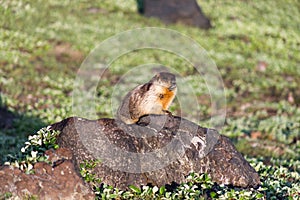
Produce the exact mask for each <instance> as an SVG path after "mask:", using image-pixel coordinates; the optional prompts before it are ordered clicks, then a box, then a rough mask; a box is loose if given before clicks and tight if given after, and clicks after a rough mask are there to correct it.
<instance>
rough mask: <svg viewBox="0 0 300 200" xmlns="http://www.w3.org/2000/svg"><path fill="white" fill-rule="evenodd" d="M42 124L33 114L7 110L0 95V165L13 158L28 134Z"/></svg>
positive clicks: (31, 133) (17, 153)
mask: <svg viewBox="0 0 300 200" xmlns="http://www.w3.org/2000/svg"><path fill="white" fill-rule="evenodd" d="M44 126H46V124H45V123H44V122H43V121H42V120H41V119H39V118H37V117H35V116H30V115H28V114H26V113H21V114H20V113H14V112H12V111H10V110H8V109H7V107H6V106H5V105H3V103H2V102H1V95H0V165H2V164H3V163H4V162H6V161H11V160H15V158H17V157H18V155H19V154H20V149H21V147H23V146H24V142H25V141H26V140H27V138H28V136H29V135H33V134H34V133H35V132H36V131H38V130H39V129H40V128H42V127H44Z"/></svg>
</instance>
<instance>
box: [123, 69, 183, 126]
mask: <svg viewBox="0 0 300 200" xmlns="http://www.w3.org/2000/svg"><path fill="white" fill-rule="evenodd" d="M176 92H177V86H176V78H175V75H174V74H171V73H169V72H160V73H158V74H156V75H155V76H154V77H153V78H152V79H151V80H150V81H149V82H148V83H145V84H143V85H139V86H137V87H136V88H134V89H133V90H131V91H130V92H129V93H128V94H127V95H126V96H125V98H124V99H123V101H122V102H121V105H120V107H119V108H118V111H117V118H118V119H120V120H121V121H123V122H124V123H126V124H133V123H136V122H137V121H138V120H139V118H140V117H141V116H143V115H147V114H170V112H169V111H168V108H169V106H170V104H171V103H172V101H173V99H174V97H175V95H176Z"/></svg>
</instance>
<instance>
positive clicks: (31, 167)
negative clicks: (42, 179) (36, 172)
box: [27, 163, 33, 171]
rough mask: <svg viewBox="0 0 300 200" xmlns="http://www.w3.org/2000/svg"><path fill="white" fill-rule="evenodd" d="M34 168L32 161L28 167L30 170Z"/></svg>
mask: <svg viewBox="0 0 300 200" xmlns="http://www.w3.org/2000/svg"><path fill="white" fill-rule="evenodd" d="M32 169H33V165H32V164H30V163H28V168H27V170H28V171H30V170H32Z"/></svg>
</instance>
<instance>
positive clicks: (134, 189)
mask: <svg viewBox="0 0 300 200" xmlns="http://www.w3.org/2000/svg"><path fill="white" fill-rule="evenodd" d="M128 187H129V188H130V189H131V190H132V191H133V192H135V193H137V194H141V193H142V191H141V189H140V188H139V187H136V186H134V185H130V186H128Z"/></svg>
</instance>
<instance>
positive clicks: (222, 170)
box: [51, 115, 260, 189]
mask: <svg viewBox="0 0 300 200" xmlns="http://www.w3.org/2000/svg"><path fill="white" fill-rule="evenodd" d="M51 128H52V129H54V130H60V131H61V134H60V135H59V137H58V143H59V145H60V147H64V148H69V149H70V150H71V151H72V153H73V159H74V164H75V167H76V168H77V169H78V168H79V165H80V163H83V162H84V161H85V160H95V159H99V160H100V161H101V162H100V163H99V164H98V165H97V166H96V167H95V168H94V170H93V172H92V173H94V174H96V175H97V176H98V177H99V178H100V179H101V180H102V182H103V183H106V184H109V185H112V186H114V187H118V188H120V189H127V187H128V185H137V186H139V185H147V184H152V185H157V186H162V185H168V184H173V183H181V182H183V181H185V177H186V176H187V175H188V174H189V173H190V172H192V171H193V172H197V173H204V172H206V173H208V174H210V176H211V177H212V180H213V181H214V182H217V183H219V184H228V185H234V186H239V187H257V186H258V185H259V184H260V179H259V175H258V174H257V173H256V172H255V170H254V169H253V168H252V167H251V166H250V164H249V163H248V162H247V161H246V160H245V159H244V158H243V156H242V155H241V154H240V153H239V152H238V151H237V150H236V148H235V147H234V145H233V144H232V143H231V141H230V140H229V139H228V138H227V137H225V136H222V135H219V134H218V132H217V131H215V130H212V129H206V128H202V127H200V126H198V125H196V124H194V123H192V122H190V121H188V120H185V119H182V118H180V117H172V116H164V115H150V116H145V117H142V118H141V119H140V121H139V122H138V124H137V125H126V124H124V123H122V122H118V121H116V120H114V119H99V120H87V119H82V118H76V117H73V118H68V119H65V120H63V121H61V122H59V123H56V124H53V125H52V126H51Z"/></svg>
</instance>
